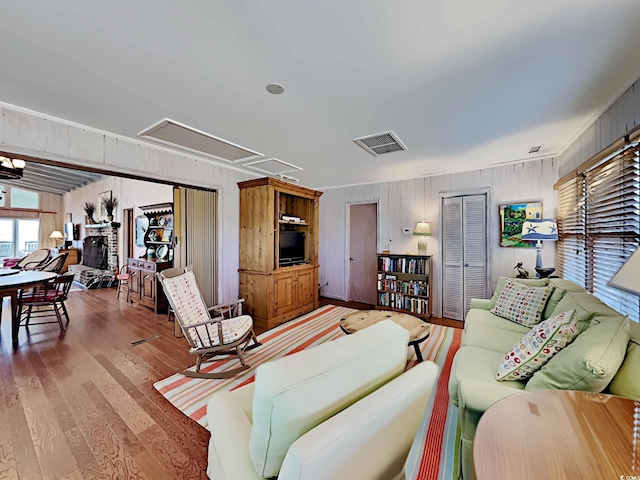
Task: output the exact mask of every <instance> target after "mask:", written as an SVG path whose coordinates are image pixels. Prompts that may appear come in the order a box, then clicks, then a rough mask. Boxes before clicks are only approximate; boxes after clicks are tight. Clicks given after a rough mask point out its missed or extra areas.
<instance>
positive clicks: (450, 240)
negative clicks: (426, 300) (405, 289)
mask: <svg viewBox="0 0 640 480" xmlns="http://www.w3.org/2000/svg"><path fill="white" fill-rule="evenodd" d="M462 253H463V244H462V197H450V198H444V199H443V200H442V316H443V317H445V318H452V319H454V320H463V312H462V304H463V301H464V300H463V275H462V270H463V266H462V260H463V258H462Z"/></svg>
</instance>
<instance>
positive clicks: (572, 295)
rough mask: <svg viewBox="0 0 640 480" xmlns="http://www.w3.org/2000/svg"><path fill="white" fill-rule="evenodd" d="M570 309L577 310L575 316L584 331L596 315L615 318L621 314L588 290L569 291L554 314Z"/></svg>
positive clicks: (579, 326) (580, 328)
mask: <svg viewBox="0 0 640 480" xmlns="http://www.w3.org/2000/svg"><path fill="white" fill-rule="evenodd" d="M569 310H575V311H576V314H575V317H576V320H577V321H578V329H579V330H580V332H584V331H585V330H586V329H587V328H588V327H589V324H590V323H591V321H592V320H593V319H594V318H596V317H614V318H615V317H619V316H620V314H619V313H618V312H616V311H615V310H614V309H612V308H610V307H608V306H607V305H605V304H604V303H602V302H601V301H600V300H599V299H598V297H596V296H595V295H591V294H590V293H586V292H569V291H567V292H566V293H565V294H564V296H563V297H562V300H560V301H559V302H558V305H556V308H555V309H554V310H553V315H557V314H558V313H562V312H566V311H569Z"/></svg>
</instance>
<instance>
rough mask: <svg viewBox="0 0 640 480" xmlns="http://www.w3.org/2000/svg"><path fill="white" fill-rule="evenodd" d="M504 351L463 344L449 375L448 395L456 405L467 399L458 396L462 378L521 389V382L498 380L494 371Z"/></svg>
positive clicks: (489, 385)
mask: <svg viewBox="0 0 640 480" xmlns="http://www.w3.org/2000/svg"><path fill="white" fill-rule="evenodd" d="M505 353H506V352H502V353H498V352H492V351H491V350H487V349H485V348H480V347H472V346H464V347H460V350H458V352H457V353H456V357H455V360H454V364H453V366H452V369H451V375H450V376H449V395H450V397H451V401H452V402H453V403H454V404H455V405H456V406H457V405H459V402H463V403H466V402H468V401H469V399H461V398H458V394H459V384H460V382H461V381H462V380H465V379H472V380H477V381H478V382H481V383H482V384H485V388H491V387H492V386H499V387H500V390H501V391H502V387H511V388H516V389H518V390H523V389H524V386H525V384H524V383H523V382H498V381H497V380H496V372H497V371H498V365H500V362H502V359H503V358H504V354H505Z"/></svg>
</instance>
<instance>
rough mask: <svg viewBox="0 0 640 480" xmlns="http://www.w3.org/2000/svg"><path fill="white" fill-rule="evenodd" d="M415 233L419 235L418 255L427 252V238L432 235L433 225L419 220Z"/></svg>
mask: <svg viewBox="0 0 640 480" xmlns="http://www.w3.org/2000/svg"><path fill="white" fill-rule="evenodd" d="M413 234H414V235H417V236H419V237H420V238H419V239H418V255H426V254H427V238H426V237H430V236H431V227H430V226H429V222H425V221H422V222H418V223H417V224H416V228H415V229H414V230H413Z"/></svg>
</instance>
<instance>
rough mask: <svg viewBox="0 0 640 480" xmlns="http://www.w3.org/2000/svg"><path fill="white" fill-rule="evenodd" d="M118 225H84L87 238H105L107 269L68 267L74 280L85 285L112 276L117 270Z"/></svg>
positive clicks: (81, 266) (115, 223)
mask: <svg viewBox="0 0 640 480" xmlns="http://www.w3.org/2000/svg"><path fill="white" fill-rule="evenodd" d="M119 227H120V223H117V222H108V223H107V222H106V223H95V224H93V225H85V226H84V228H85V229H86V232H87V236H89V235H102V236H105V237H107V269H106V270H100V269H99V268H92V267H87V266H86V265H69V271H70V272H73V274H74V278H73V279H74V280H75V281H76V282H79V283H81V284H83V285H86V284H87V283H88V282H89V280H91V279H92V278H94V277H98V276H102V275H114V274H115V272H116V271H117V270H118V265H119V263H118V228H119Z"/></svg>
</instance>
